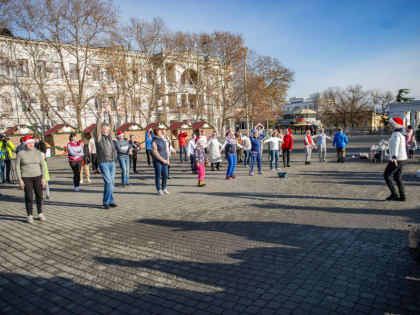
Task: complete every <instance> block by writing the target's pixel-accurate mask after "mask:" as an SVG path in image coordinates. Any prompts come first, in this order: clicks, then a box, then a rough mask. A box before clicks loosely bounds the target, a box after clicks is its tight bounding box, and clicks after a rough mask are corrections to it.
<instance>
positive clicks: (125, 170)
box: [115, 130, 133, 188]
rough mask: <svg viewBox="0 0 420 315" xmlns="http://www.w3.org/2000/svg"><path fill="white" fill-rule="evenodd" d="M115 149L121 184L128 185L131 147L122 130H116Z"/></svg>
mask: <svg viewBox="0 0 420 315" xmlns="http://www.w3.org/2000/svg"><path fill="white" fill-rule="evenodd" d="M115 148H116V149H117V159H118V163H119V164H120V168H121V185H122V187H123V188H125V187H126V186H129V185H130V157H129V156H130V155H131V154H133V148H132V146H131V144H130V143H128V141H127V140H126V139H124V132H123V131H121V130H118V131H117V140H116V141H115Z"/></svg>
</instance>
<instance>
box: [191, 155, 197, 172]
mask: <svg viewBox="0 0 420 315" xmlns="http://www.w3.org/2000/svg"><path fill="white" fill-rule="evenodd" d="M190 161H191V172H193V173H197V166H196V165H195V155H194V154H190Z"/></svg>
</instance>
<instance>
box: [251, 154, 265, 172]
mask: <svg viewBox="0 0 420 315" xmlns="http://www.w3.org/2000/svg"><path fill="white" fill-rule="evenodd" d="M255 161H256V162H257V164H258V172H262V165H261V153H260V152H251V166H250V168H249V173H252V172H253V170H254V166H255Z"/></svg>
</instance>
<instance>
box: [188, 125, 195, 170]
mask: <svg viewBox="0 0 420 315" xmlns="http://www.w3.org/2000/svg"><path fill="white" fill-rule="evenodd" d="M196 139H197V135H196V134H195V133H193V134H192V136H191V139H190V140H189V141H188V144H187V155H188V156H189V158H190V162H191V172H192V173H193V174H197V167H196V165H195V157H194V149H195V142H196Z"/></svg>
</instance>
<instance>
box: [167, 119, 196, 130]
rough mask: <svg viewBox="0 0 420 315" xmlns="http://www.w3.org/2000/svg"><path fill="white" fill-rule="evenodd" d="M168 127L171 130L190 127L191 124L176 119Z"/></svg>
mask: <svg viewBox="0 0 420 315" xmlns="http://www.w3.org/2000/svg"><path fill="white" fill-rule="evenodd" d="M169 128H170V129H171V130H178V129H191V125H190V124H188V123H186V122H182V121H177V122H173V123H172V124H171V125H170V126H169Z"/></svg>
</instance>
